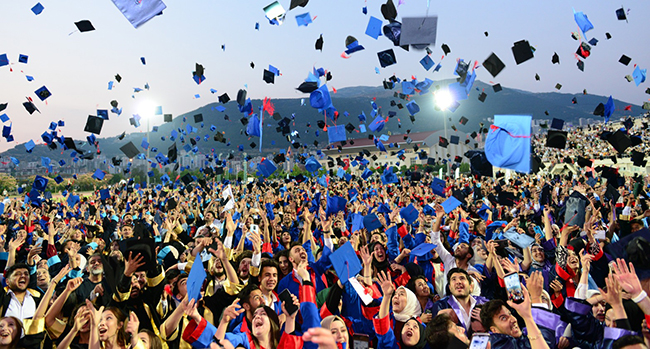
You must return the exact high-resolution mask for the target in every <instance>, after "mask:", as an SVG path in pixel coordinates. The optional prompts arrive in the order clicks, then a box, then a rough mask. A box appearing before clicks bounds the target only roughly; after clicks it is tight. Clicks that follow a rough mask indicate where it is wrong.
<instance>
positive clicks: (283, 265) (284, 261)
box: [278, 256, 291, 275]
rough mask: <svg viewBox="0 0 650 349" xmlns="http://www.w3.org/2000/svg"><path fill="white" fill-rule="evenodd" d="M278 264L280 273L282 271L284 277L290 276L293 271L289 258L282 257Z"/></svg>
mask: <svg viewBox="0 0 650 349" xmlns="http://www.w3.org/2000/svg"><path fill="white" fill-rule="evenodd" d="M278 263H279V264H280V271H282V274H283V275H287V274H289V272H290V271H291V266H290V265H289V258H287V257H285V256H280V258H278Z"/></svg>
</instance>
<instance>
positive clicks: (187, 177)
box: [181, 173, 194, 185]
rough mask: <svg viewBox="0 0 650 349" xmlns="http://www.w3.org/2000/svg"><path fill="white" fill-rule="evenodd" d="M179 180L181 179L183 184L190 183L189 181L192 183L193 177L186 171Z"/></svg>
mask: <svg viewBox="0 0 650 349" xmlns="http://www.w3.org/2000/svg"><path fill="white" fill-rule="evenodd" d="M181 181H182V182H183V183H184V184H185V185H190V183H192V181H194V179H193V178H192V175H191V174H189V173H186V174H184V175H183V176H182V177H181Z"/></svg>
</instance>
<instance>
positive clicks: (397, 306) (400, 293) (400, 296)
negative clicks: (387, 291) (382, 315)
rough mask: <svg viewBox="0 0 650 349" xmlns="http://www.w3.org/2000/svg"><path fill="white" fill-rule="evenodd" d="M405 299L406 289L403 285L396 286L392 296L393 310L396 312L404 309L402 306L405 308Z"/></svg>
mask: <svg viewBox="0 0 650 349" xmlns="http://www.w3.org/2000/svg"><path fill="white" fill-rule="evenodd" d="M406 301H407V297H406V289H405V288H404V287H400V288H398V289H397V291H395V295H394V296H393V311H394V312H396V313H401V312H402V311H404V308H406Z"/></svg>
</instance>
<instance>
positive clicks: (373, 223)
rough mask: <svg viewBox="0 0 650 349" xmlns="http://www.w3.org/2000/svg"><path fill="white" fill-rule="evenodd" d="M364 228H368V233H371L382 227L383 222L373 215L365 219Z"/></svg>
mask: <svg viewBox="0 0 650 349" xmlns="http://www.w3.org/2000/svg"><path fill="white" fill-rule="evenodd" d="M363 227H364V228H366V230H367V231H368V232H371V231H373V230H375V229H379V228H381V227H382V225H381V222H379V218H378V217H377V215H376V214H374V213H371V214H368V215H366V216H365V217H363Z"/></svg>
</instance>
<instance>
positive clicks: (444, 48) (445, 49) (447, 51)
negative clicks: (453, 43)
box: [440, 44, 451, 56]
mask: <svg viewBox="0 0 650 349" xmlns="http://www.w3.org/2000/svg"><path fill="white" fill-rule="evenodd" d="M440 48H441V49H442V52H444V53H445V56H446V55H448V54H450V53H451V49H450V48H449V46H448V45H447V44H442V46H440Z"/></svg>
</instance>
